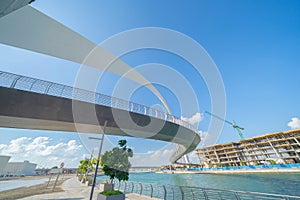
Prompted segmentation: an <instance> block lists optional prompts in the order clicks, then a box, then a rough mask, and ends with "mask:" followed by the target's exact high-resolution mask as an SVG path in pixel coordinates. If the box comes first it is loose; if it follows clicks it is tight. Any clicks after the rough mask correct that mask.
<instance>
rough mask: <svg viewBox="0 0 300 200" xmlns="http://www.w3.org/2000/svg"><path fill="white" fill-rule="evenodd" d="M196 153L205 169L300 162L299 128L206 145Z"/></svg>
mask: <svg viewBox="0 0 300 200" xmlns="http://www.w3.org/2000/svg"><path fill="white" fill-rule="evenodd" d="M195 153H196V154H197V155H198V157H199V160H200V166H201V167H205V168H212V167H226V166H252V165H268V164H271V165H272V164H294V163H300V129H295V130H289V131H284V132H275V133H270V134H264V135H261V136H256V137H252V138H248V139H241V140H240V141H238V142H230V143H226V144H216V145H211V146H206V147H203V148H199V149H197V150H195Z"/></svg>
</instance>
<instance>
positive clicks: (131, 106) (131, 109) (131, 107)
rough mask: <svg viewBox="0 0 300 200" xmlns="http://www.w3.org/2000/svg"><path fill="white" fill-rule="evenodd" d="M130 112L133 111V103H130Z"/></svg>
mask: <svg viewBox="0 0 300 200" xmlns="http://www.w3.org/2000/svg"><path fill="white" fill-rule="evenodd" d="M130 111H131V112H132V111H133V103H132V102H130Z"/></svg>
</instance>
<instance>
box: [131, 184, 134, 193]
mask: <svg viewBox="0 0 300 200" xmlns="http://www.w3.org/2000/svg"><path fill="white" fill-rule="evenodd" d="M131 185H132V188H131V193H133V189H134V183H133V182H132V183H131Z"/></svg>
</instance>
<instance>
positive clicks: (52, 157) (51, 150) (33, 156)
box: [0, 137, 82, 167]
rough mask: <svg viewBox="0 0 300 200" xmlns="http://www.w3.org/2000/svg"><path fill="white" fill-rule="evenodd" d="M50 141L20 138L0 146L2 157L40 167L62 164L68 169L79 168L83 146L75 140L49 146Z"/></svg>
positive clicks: (44, 138) (42, 138)
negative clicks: (31, 163)
mask: <svg viewBox="0 0 300 200" xmlns="http://www.w3.org/2000/svg"><path fill="white" fill-rule="evenodd" d="M50 141H51V139H50V138H49V137H36V138H34V139H32V138H28V137H20V138H17V139H14V140H11V141H10V142H9V144H0V155H8V156H11V159H10V161H18V162H22V161H24V160H29V161H30V162H33V163H37V164H38V166H39V167H53V166H59V165H60V163H61V162H64V163H65V164H66V167H77V166H78V163H79V161H80V160H81V156H79V155H80V153H81V152H80V150H81V149H82V145H80V144H77V142H76V141H75V140H70V141H68V142H59V143H56V144H52V145H50V144H49V142H50ZM78 154H79V155H78Z"/></svg>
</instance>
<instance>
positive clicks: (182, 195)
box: [179, 186, 184, 200]
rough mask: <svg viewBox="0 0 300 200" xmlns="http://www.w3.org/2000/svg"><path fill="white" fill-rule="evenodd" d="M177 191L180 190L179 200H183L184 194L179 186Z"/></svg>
mask: <svg viewBox="0 0 300 200" xmlns="http://www.w3.org/2000/svg"><path fill="white" fill-rule="evenodd" d="M179 190H180V193H181V199H182V200H184V192H183V190H182V187H181V186H179Z"/></svg>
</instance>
